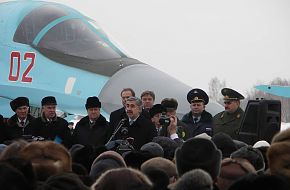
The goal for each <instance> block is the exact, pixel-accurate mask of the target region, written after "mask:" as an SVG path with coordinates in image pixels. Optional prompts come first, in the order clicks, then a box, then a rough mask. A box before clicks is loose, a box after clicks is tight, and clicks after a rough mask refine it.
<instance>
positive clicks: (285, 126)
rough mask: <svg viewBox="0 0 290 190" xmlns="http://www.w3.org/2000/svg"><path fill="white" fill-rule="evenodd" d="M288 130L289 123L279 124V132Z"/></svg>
mask: <svg viewBox="0 0 290 190" xmlns="http://www.w3.org/2000/svg"><path fill="white" fill-rule="evenodd" d="M288 128H290V123H284V122H282V123H281V131H283V130H285V129H288Z"/></svg>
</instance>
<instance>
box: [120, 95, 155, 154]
mask: <svg viewBox="0 0 290 190" xmlns="http://www.w3.org/2000/svg"><path fill="white" fill-rule="evenodd" d="M141 111H142V101H141V100H140V99H139V98H136V97H130V98H128V99H127V100H126V114H127V116H128V119H127V120H126V121H125V122H124V124H123V126H122V127H121V128H120V130H119V131H118V132H117V133H116V136H115V139H127V138H128V137H132V138H134V141H133V143H132V145H133V147H134V148H135V149H136V150H139V149H140V148H141V146H142V145H144V144H146V143H148V142H151V141H152V139H153V137H155V136H157V132H156V129H155V126H154V125H153V123H152V122H151V121H150V120H148V119H146V118H145V117H144V116H143V115H142V114H141Z"/></svg>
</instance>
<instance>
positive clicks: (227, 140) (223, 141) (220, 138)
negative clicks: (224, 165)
mask: <svg viewBox="0 0 290 190" xmlns="http://www.w3.org/2000/svg"><path fill="white" fill-rule="evenodd" d="M211 140H212V141H213V142H214V144H215V145H216V146H217V148H218V149H220V150H221V151H222V155H223V158H229V157H230V155H231V153H233V152H234V151H236V150H237V149H238V148H237V145H236V144H235V142H234V141H233V139H232V137H231V136H229V135H228V134H226V133H222V132H220V133H217V134H215V135H214V136H213V137H212V138H211Z"/></svg>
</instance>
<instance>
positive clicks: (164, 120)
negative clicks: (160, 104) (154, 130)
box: [159, 115, 170, 127]
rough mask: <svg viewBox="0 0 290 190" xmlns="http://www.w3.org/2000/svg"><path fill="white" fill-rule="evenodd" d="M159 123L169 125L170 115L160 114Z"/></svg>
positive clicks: (164, 125)
mask: <svg viewBox="0 0 290 190" xmlns="http://www.w3.org/2000/svg"><path fill="white" fill-rule="evenodd" d="M159 123H160V125H162V126H163V127H168V126H169V125H170V117H168V116H166V115H161V117H160V119H159Z"/></svg>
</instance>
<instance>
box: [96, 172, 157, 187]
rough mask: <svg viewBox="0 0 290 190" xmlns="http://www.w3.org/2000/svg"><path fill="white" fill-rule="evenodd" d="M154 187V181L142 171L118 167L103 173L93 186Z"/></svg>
mask: <svg viewBox="0 0 290 190" xmlns="http://www.w3.org/2000/svg"><path fill="white" fill-rule="evenodd" d="M152 187H153V185H152V182H151V181H150V180H149V179H148V177H147V176H145V175H144V174H143V173H141V172H140V171H138V170H135V169H132V168H118V169H112V170H109V171H106V172H105V173H104V174H103V175H101V177H100V178H99V179H98V180H97V181H96V182H95V183H94V185H93V186H92V190H104V189H106V190H136V189H138V190H151V189H152Z"/></svg>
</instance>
